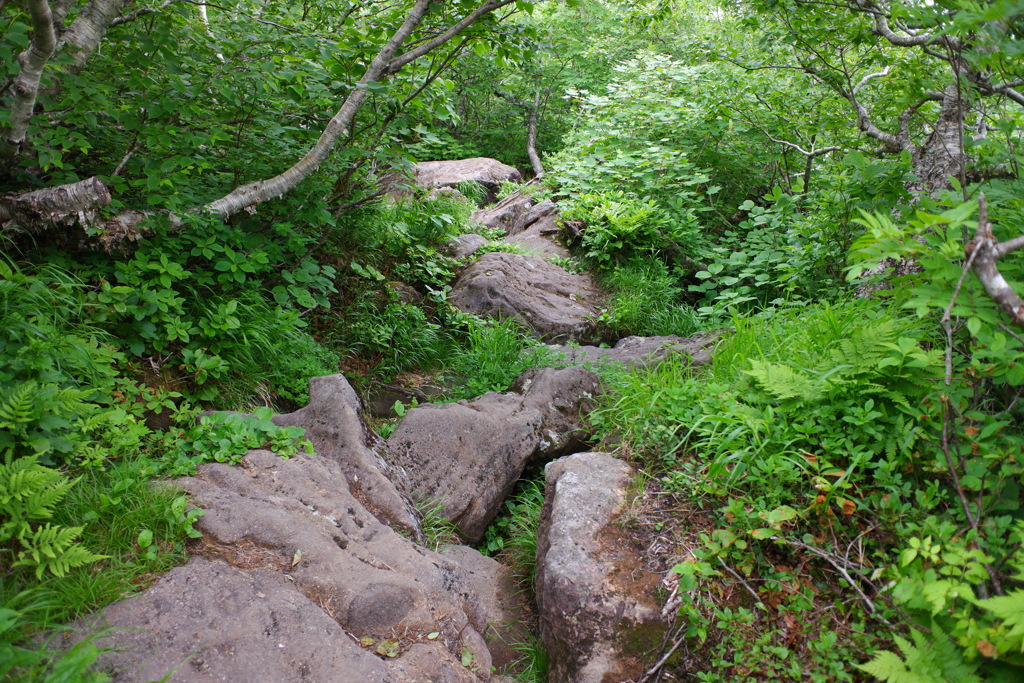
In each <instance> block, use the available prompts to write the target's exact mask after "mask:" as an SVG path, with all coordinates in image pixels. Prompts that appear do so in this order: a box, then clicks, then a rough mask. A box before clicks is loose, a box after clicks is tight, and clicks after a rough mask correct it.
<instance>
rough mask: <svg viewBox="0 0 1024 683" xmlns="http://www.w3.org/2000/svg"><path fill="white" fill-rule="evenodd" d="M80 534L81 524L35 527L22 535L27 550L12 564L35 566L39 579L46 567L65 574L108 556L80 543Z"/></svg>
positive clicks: (58, 574) (59, 574) (53, 572)
mask: <svg viewBox="0 0 1024 683" xmlns="http://www.w3.org/2000/svg"><path fill="white" fill-rule="evenodd" d="M81 533H82V527H80V526H75V527H62V526H56V525H53V524H46V525H44V526H41V527H39V528H37V529H34V530H32V531H31V533H29V534H26V535H25V536H23V537H22V538H21V542H22V545H23V546H24V550H22V551H21V552H19V553H18V559H17V561H15V562H14V563H13V564H12V566H14V567H18V566H29V567H35V568H36V578H38V579H42V578H43V574H44V573H45V572H46V570H47V569H49V570H50V572H51V573H52V574H53V575H54V576H57V577H62V576H64V575H65V574H67V573H68V572H69V571H70V570H71V569H74V568H75V567H80V566H82V565H83V564H88V563H90V562H95V561H96V560H101V559H103V558H104V557H106V556H105V555H97V554H95V553H91V552H89V551H88V550H87V549H86V548H84V547H83V546H81V545H79V544H78V543H77V542H76V539H77V538H78V535H79V534H81Z"/></svg>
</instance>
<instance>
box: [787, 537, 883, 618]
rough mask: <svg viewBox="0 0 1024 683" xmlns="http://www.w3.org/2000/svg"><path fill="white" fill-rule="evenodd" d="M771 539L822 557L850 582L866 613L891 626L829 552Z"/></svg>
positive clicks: (805, 545)
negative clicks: (865, 606)
mask: <svg viewBox="0 0 1024 683" xmlns="http://www.w3.org/2000/svg"><path fill="white" fill-rule="evenodd" d="M772 540H773V541H778V542H779V543H784V544H786V545H791V546H793V547H796V548H802V549H804V550H806V551H808V552H810V553H812V554H814V555H817V556H818V557H820V558H821V559H823V560H825V561H826V562H828V563H829V564H830V565H832V567H833V568H834V569H835V570H836V571H837V572H839V573H840V575H842V577H843V578H844V579H846V582H847V583H848V584H850V586H851V587H852V588H853V590H855V591H857V595H859V596H860V599H861V600H863V601H864V604H865V605H867V608H868V613H869V614H871V615H872V616H873V617H875V618H876V619H878V620H879V621H881V622H882V623H883V624H885V625H886V626H892V624H891V623H889V621H888V620H887V619H886V618H885V617H883V616H881V615H880V614H878V608H876V607H875V603H874V602H872V601H871V598H869V597H868V596H867V595H866V594H865V593H864V591H863V590H862V589H861V587H860V584H859V583H857V582H856V581H854V580H853V577H852V576H850V574H849V572H847V571H846V569H844V568H843V567H841V566H840V565H839V563H837V562H836V561H835V559H833V556H832V555H831V554H830V553H827V552H825V551H824V550H821V549H819V548H815V547H814V546H812V545H807V544H806V543H801V542H800V541H791V540H789V539H788V538H782V537H781V536H772ZM843 562H845V563H846V564H849V565H852V564H853V563H852V562H850V561H849V560H848V559H844V560H843ZM861 578H862V579H863V577H861ZM864 580H865V581H867V579H864ZM868 583H870V581H868Z"/></svg>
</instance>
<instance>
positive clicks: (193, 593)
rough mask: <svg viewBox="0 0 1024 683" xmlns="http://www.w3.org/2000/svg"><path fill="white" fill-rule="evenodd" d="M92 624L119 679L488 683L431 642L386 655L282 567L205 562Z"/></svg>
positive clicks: (106, 664) (104, 662)
mask: <svg viewBox="0 0 1024 683" xmlns="http://www.w3.org/2000/svg"><path fill="white" fill-rule="evenodd" d="M89 623H90V625H91V627H92V628H94V629H102V628H110V629H113V630H111V631H110V632H109V634H108V635H106V636H105V637H102V638H101V639H100V640H99V641H98V644H99V646H100V647H101V648H110V651H108V652H105V653H104V654H103V655H102V656H101V659H100V662H99V667H100V668H101V669H102V670H104V671H106V672H108V673H110V674H111V675H112V676H113V678H114V680H115V681H118V682H122V681H123V682H126V683H127V682H129V681H140V682H141V681H156V680H162V679H163V677H164V676H166V675H168V674H171V675H170V677H169V680H170V681H173V682H174V683H192V682H200V681H202V682H206V681H254V682H255V681H267V682H270V681H309V682H310V683H320V682H326V681H367V682H374V683H376V682H380V683H385V682H386V681H387V682H392V681H394V682H397V681H413V680H418V681H435V680H438V681H459V682H462V681H465V682H466V683H470V682H476V681H479V680H480V677H478V676H477V675H476V674H474V673H473V672H472V671H470V670H468V669H467V668H465V667H463V666H461V664H460V663H459V662H458V661H457V660H456V658H455V657H454V656H452V654H451V653H450V652H448V650H447V649H446V648H445V647H444V645H443V644H442V643H439V642H436V641H435V642H431V641H428V640H426V639H425V638H424V639H422V640H419V641H412V640H410V641H407V642H406V644H405V652H404V653H403V654H402V656H401V657H400V658H399V659H396V660H389V659H387V658H385V657H380V656H377V655H375V654H373V651H372V650H373V648H363V647H360V645H359V643H358V642H356V641H355V639H354V638H352V637H351V636H350V635H349V634H347V633H346V632H345V630H344V629H343V628H342V626H341V625H340V624H339V623H338V622H337V621H335V620H334V619H332V618H331V616H330V615H329V614H328V613H327V612H326V611H324V610H323V609H322V608H320V607H319V606H317V605H315V604H314V603H312V602H311V601H310V599H309V598H308V597H307V596H306V595H304V594H303V593H302V592H301V591H300V590H299V588H298V587H297V586H296V585H295V584H294V583H293V582H291V581H289V580H288V579H287V578H286V577H285V575H284V574H283V573H282V572H280V571H275V570H273V569H269V568H257V569H253V570H250V571H243V570H240V569H237V568H235V567H232V566H231V565H228V564H226V563H223V562H217V561H211V560H207V559H203V558H196V559H193V560H192V561H191V562H189V564H187V565H185V566H183V567H178V568H177V569H173V570H171V571H170V572H168V573H167V574H166V575H164V576H163V577H162V578H161V579H160V580H159V581H158V582H157V583H156V584H155V585H154V586H153V587H151V588H150V589H149V590H147V591H146V592H145V593H143V594H142V595H139V596H137V597H134V598H131V599H129V600H125V601H122V602H119V603H115V604H114V605H112V606H110V607H108V608H107V609H106V610H104V611H103V612H102V613H101V614H100V615H99V616H98V617H95V618H93V619H92V620H91V621H90V622H89ZM172 671H173V672H174V673H173V674H172V673H171V672H172Z"/></svg>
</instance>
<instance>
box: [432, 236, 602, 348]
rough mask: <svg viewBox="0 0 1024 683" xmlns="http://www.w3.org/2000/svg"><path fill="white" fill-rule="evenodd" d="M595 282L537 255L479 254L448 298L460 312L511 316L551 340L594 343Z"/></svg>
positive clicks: (596, 291) (501, 316)
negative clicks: (592, 340) (592, 341)
mask: <svg viewBox="0 0 1024 683" xmlns="http://www.w3.org/2000/svg"><path fill="white" fill-rule="evenodd" d="M600 298H601V294H600V290H599V288H598V285H597V282H596V281H595V280H594V278H593V277H592V276H590V275H588V274H586V273H570V272H568V271H566V270H565V269H563V268H560V267H558V266H556V265H555V264H553V263H551V262H550V261H547V260H546V259H543V258H541V257H539V256H524V255H522V254H505V253H491V254H484V255H483V256H481V257H480V258H479V259H478V260H477V261H476V263H474V264H473V265H471V266H470V267H469V268H467V269H466V271H465V272H464V273H463V274H462V276H461V277H459V279H458V280H457V281H456V282H455V285H454V286H453V287H452V290H451V293H450V294H449V296H448V300H449V301H450V302H451V303H452V304H453V305H454V306H455V307H456V308H458V309H459V310H462V311H466V312H467V313H475V314H477V315H482V316H488V317H495V318H513V319H515V320H517V321H519V322H520V323H522V324H523V325H525V326H526V327H527V328H529V329H531V330H532V331H533V332H534V334H536V335H537V336H538V337H540V338H543V339H546V340H548V341H552V342H559V341H562V342H565V341H590V340H591V339H592V338H593V337H594V335H595V330H596V320H595V319H596V317H597V303H598V302H599V301H600Z"/></svg>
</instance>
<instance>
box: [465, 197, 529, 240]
mask: <svg viewBox="0 0 1024 683" xmlns="http://www.w3.org/2000/svg"><path fill="white" fill-rule="evenodd" d="M533 204H534V199H533V197H531V196H530V195H528V194H526V193H523V192H517V193H514V194H510V195H509V196H508V197H505V198H504V199H502V200H501V201H499V202H498V203H496V204H495V205H494V206H489V207H487V208H486V209H477V210H476V211H474V212H473V213H472V214H471V215H470V218H472V219H473V220H474V221H476V222H477V223H480V224H481V225H484V226H486V227H488V228H498V229H500V230H504V231H505V232H506V233H508V232H509V230H511V229H512V227H513V226H514V225H515V222H516V219H518V218H519V217H520V216H522V215H523V214H525V213H526V212H527V211H529V210H530V207H532V206H533Z"/></svg>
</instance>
